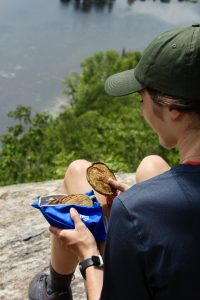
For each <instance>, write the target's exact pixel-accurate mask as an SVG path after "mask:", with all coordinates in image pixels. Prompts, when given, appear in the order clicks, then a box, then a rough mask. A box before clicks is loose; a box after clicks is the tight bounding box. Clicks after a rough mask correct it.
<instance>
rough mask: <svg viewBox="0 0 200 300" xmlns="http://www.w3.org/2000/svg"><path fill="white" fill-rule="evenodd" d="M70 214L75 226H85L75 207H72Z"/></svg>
mask: <svg viewBox="0 0 200 300" xmlns="http://www.w3.org/2000/svg"><path fill="white" fill-rule="evenodd" d="M70 216H71V218H72V220H73V222H74V226H75V228H77V227H79V226H83V224H84V223H83V221H82V220H81V218H80V216H79V214H78V212H77V210H76V209H75V208H73V207H72V208H70Z"/></svg>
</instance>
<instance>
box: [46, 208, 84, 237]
mask: <svg viewBox="0 0 200 300" xmlns="http://www.w3.org/2000/svg"><path fill="white" fill-rule="evenodd" d="M70 216H71V218H72V221H73V222H74V226H75V229H78V228H80V227H86V226H85V224H84V223H83V222H82V220H81V218H80V216H79V214H78V212H77V210H76V209H75V208H73V207H72V208H71V209H70ZM49 231H50V232H51V233H53V234H55V235H56V236H57V237H58V238H60V239H62V238H63V237H65V238H66V237H67V236H68V235H69V234H70V230H69V229H68V230H67V231H68V234H67V233H66V232H65V229H59V228H57V227H54V226H50V227H49Z"/></svg>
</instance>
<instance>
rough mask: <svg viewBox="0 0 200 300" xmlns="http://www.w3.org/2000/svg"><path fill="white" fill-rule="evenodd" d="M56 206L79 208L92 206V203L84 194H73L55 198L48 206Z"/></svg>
mask: <svg viewBox="0 0 200 300" xmlns="http://www.w3.org/2000/svg"><path fill="white" fill-rule="evenodd" d="M57 204H76V205H81V206H93V201H92V199H91V198H90V197H89V196H86V195H84V194H73V195H68V196H61V197H59V196H57V197H56V198H55V199H53V200H51V201H50V202H49V203H48V205H57Z"/></svg>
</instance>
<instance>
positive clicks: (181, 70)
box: [105, 24, 200, 100]
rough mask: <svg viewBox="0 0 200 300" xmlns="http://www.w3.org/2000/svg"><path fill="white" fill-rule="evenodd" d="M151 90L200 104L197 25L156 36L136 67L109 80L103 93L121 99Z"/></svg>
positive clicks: (199, 31)
mask: <svg viewBox="0 0 200 300" xmlns="http://www.w3.org/2000/svg"><path fill="white" fill-rule="evenodd" d="M144 88H152V89H155V90H157V91H160V92H162V93H164V94H166V95H170V96H174V97H180V98H183V99H184V98H185V99H191V100H192V99H193V100H200V24H193V25H192V26H189V27H184V28H175V29H173V30H170V31H166V32H164V33H162V34H160V35H159V36H157V37H156V38H155V39H154V40H153V41H152V42H151V43H150V44H149V45H148V46H147V48H146V49H145V50H144V53H143V55H142V57H141V59H140V61H139V63H138V64H137V66H136V67H135V69H131V70H127V71H124V72H120V73H117V74H114V75H112V76H110V77H109V78H108V79H107V80H106V82H105V91H106V92H107V93H108V94H109V95H112V96H123V95H128V94H130V93H134V92H139V91H141V90H142V89H144Z"/></svg>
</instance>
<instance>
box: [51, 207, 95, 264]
mask: <svg viewBox="0 0 200 300" xmlns="http://www.w3.org/2000/svg"><path fill="white" fill-rule="evenodd" d="M70 215H71V218H72V220H73V222H74V226H75V229H59V228H57V227H53V226H50V227H49V230H50V231H51V232H52V233H53V234H55V235H56V236H57V238H58V239H59V240H60V241H62V242H63V244H64V246H66V247H67V248H69V249H70V250H71V251H72V252H73V253H74V254H75V255H76V256H77V257H78V259H79V261H82V260H84V259H86V258H89V257H91V256H92V255H99V251H98V249H97V244H96V241H95V238H94V236H93V235H92V233H91V232H90V230H89V229H88V228H87V227H86V226H85V224H84V223H83V221H82V220H81V218H80V216H79V214H78V212H77V210H76V209H75V208H71V209H70Z"/></svg>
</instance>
